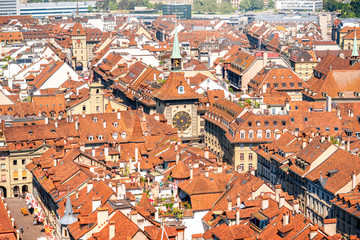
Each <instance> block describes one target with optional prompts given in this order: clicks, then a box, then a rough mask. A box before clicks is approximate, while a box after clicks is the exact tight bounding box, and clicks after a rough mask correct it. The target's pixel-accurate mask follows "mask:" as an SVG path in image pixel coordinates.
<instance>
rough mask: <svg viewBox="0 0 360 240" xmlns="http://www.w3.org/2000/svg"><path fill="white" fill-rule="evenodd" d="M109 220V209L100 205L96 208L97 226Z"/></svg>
mask: <svg viewBox="0 0 360 240" xmlns="http://www.w3.org/2000/svg"><path fill="white" fill-rule="evenodd" d="M108 221H109V210H108V208H107V207H100V208H98V209H97V223H98V226H101V225H103V224H104V223H107V222H108Z"/></svg>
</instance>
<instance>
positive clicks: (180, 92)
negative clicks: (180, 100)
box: [178, 86, 185, 94]
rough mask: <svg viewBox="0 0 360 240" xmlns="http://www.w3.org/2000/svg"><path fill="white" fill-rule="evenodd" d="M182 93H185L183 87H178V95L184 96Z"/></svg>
mask: <svg viewBox="0 0 360 240" xmlns="http://www.w3.org/2000/svg"><path fill="white" fill-rule="evenodd" d="M184 93H185V89H184V86H179V87H178V94H184Z"/></svg>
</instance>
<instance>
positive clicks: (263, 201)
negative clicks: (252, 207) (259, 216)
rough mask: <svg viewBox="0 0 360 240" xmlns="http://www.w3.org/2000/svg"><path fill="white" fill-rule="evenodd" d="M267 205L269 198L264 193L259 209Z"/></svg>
mask: <svg viewBox="0 0 360 240" xmlns="http://www.w3.org/2000/svg"><path fill="white" fill-rule="evenodd" d="M268 207H269V199H268V198H267V196H266V195H265V196H264V197H263V200H262V201H261V210H265V209H267V208H268Z"/></svg>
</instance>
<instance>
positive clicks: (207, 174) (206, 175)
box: [205, 168, 209, 178]
mask: <svg viewBox="0 0 360 240" xmlns="http://www.w3.org/2000/svg"><path fill="white" fill-rule="evenodd" d="M205 177H206V178H208V177H209V169H208V168H206V169H205Z"/></svg>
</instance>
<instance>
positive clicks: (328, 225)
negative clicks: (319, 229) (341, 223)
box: [324, 218, 337, 236]
mask: <svg viewBox="0 0 360 240" xmlns="http://www.w3.org/2000/svg"><path fill="white" fill-rule="evenodd" d="M336 223H337V219H336V218H329V219H324V232H325V233H326V234H327V235H329V236H334V235H335V234H336Z"/></svg>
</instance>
